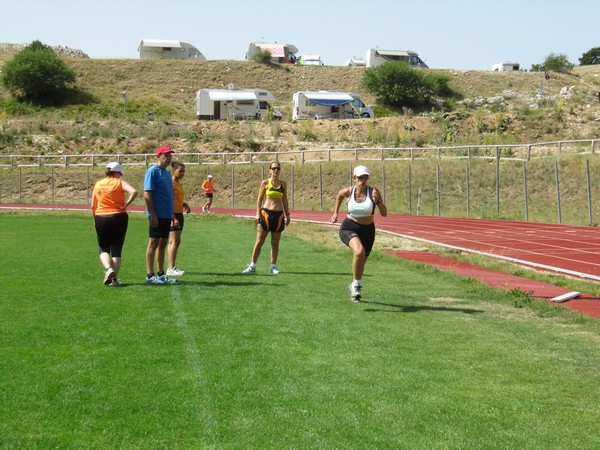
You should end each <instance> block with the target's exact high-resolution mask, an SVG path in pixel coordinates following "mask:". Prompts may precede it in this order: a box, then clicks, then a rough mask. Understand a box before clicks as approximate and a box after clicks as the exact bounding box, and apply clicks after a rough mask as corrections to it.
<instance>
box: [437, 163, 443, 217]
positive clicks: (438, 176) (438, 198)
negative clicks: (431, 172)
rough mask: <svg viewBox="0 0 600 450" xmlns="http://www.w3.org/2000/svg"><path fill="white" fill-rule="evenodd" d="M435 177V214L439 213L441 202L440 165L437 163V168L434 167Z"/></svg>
mask: <svg viewBox="0 0 600 450" xmlns="http://www.w3.org/2000/svg"><path fill="white" fill-rule="evenodd" d="M436 178H437V189H436V194H437V215H438V216H439V215H440V210H441V202H442V199H441V197H442V192H441V187H440V165H439V164H438V165H437V169H436Z"/></svg>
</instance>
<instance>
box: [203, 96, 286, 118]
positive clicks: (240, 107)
mask: <svg viewBox="0 0 600 450" xmlns="http://www.w3.org/2000/svg"><path fill="white" fill-rule="evenodd" d="M273 100H275V97H273V94H271V93H270V92H269V91H266V90H264V89H238V90H226V89H200V90H199V91H198V92H197V93H196V98H195V100H194V106H195V107H196V116H197V117H198V119H200V120H218V119H228V118H229V119H234V120H244V119H263V118H265V117H267V116H268V115H269V114H270V115H271V116H270V117H271V118H272V119H281V118H282V114H281V112H279V111H278V110H277V109H275V108H273V107H272V106H271V105H270V103H269V101H273Z"/></svg>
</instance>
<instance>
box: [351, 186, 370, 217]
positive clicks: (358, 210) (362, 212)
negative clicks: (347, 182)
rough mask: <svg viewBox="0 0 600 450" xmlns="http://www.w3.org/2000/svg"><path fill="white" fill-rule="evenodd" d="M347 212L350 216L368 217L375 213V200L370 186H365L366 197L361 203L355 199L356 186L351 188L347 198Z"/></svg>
mask: <svg viewBox="0 0 600 450" xmlns="http://www.w3.org/2000/svg"><path fill="white" fill-rule="evenodd" d="M348 214H350V215H351V216H352V217H368V216H372V215H373V214H375V202H373V198H372V190H371V187H370V186H367V198H366V199H365V200H364V201H363V202H361V203H358V202H357V201H356V186H354V187H353V188H352V191H351V192H350V198H349V199H348Z"/></svg>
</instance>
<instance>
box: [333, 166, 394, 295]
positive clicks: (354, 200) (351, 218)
mask: <svg viewBox="0 0 600 450" xmlns="http://www.w3.org/2000/svg"><path fill="white" fill-rule="evenodd" d="M369 175H370V174H369V169H367V167H365V166H356V167H355V168H354V186H350V187H346V188H343V189H341V190H340V191H339V192H338V194H337V196H336V198H335V207H334V209H333V216H332V217H331V222H333V223H335V222H336V221H337V218H338V215H339V211H340V207H341V205H342V202H343V201H344V199H348V213H347V215H346V219H344V221H343V222H342V224H341V226H340V239H341V240H342V242H343V243H344V244H346V245H347V246H348V247H349V248H350V249H351V250H352V251H353V253H354V256H353V258H352V275H353V278H354V279H353V281H352V284H350V286H349V289H350V300H351V301H352V302H354V303H358V302H360V299H361V289H362V276H363V273H364V271H365V264H366V262H367V259H368V258H369V254H370V253H371V249H372V248H373V243H374V242H375V221H374V218H373V215H374V214H375V208H378V209H379V214H381V216H383V217H385V216H387V208H386V206H385V204H384V203H383V198H382V197H381V193H380V192H379V190H378V189H376V188H374V187H371V186H369Z"/></svg>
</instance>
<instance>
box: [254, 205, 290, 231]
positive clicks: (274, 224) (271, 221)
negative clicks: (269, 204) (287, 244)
mask: <svg viewBox="0 0 600 450" xmlns="http://www.w3.org/2000/svg"><path fill="white" fill-rule="evenodd" d="M258 225H259V226H260V227H261V228H262V229H263V230H265V231H267V232H268V231H271V232H273V233H281V232H282V231H283V229H284V228H285V214H284V213H283V211H271V210H270V209H265V208H261V210H260V219H258Z"/></svg>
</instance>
